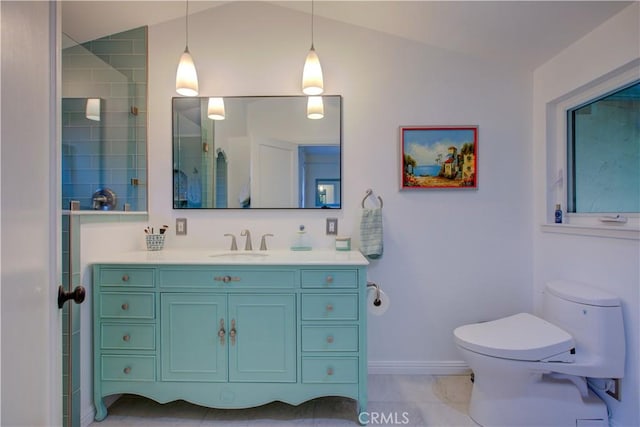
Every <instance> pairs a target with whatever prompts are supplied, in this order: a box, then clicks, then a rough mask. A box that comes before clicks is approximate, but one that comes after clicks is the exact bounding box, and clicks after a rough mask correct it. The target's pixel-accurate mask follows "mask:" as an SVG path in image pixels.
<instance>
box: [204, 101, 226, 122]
mask: <svg viewBox="0 0 640 427" xmlns="http://www.w3.org/2000/svg"><path fill="white" fill-rule="evenodd" d="M207 117H209V118H210V119H211V120H224V98H209V104H208V106H207Z"/></svg>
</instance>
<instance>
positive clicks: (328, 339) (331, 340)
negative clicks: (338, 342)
mask: <svg viewBox="0 0 640 427" xmlns="http://www.w3.org/2000/svg"><path fill="white" fill-rule="evenodd" d="M327 342H328V343H329V344H333V337H332V336H331V335H329V336H328V337H327Z"/></svg>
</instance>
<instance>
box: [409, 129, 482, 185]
mask: <svg viewBox="0 0 640 427" xmlns="http://www.w3.org/2000/svg"><path fill="white" fill-rule="evenodd" d="M400 146H401V155H402V163H403V164H402V186H401V188H402V189H419V188H463V189H465V188H466V189H476V188H478V176H477V170H478V126H406V127H405V126H403V127H401V128H400Z"/></svg>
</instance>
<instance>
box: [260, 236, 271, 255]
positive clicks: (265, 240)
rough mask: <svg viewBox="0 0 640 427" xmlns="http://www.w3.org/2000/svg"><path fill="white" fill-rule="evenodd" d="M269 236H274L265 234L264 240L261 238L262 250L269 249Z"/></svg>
mask: <svg viewBox="0 0 640 427" xmlns="http://www.w3.org/2000/svg"><path fill="white" fill-rule="evenodd" d="M267 236H271V237H273V234H263V235H262V240H260V250H261V251H266V250H267Z"/></svg>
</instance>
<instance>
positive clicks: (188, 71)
mask: <svg viewBox="0 0 640 427" xmlns="http://www.w3.org/2000/svg"><path fill="white" fill-rule="evenodd" d="M176 92H178V93H179V94H180V95H183V96H197V95H198V73H197V72H196V66H195V64H194V63H193V58H192V57H191V54H190V53H189V48H188V47H186V48H185V49H184V53H183V54H182V56H181V57H180V62H179V63H178V71H177V72H176Z"/></svg>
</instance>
